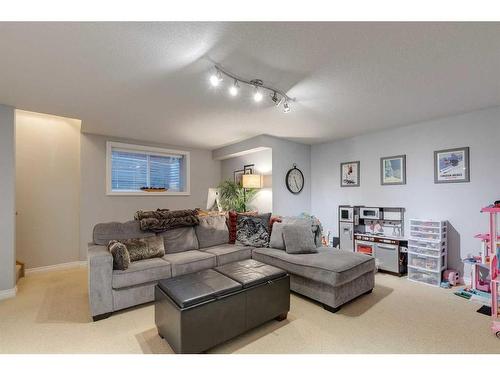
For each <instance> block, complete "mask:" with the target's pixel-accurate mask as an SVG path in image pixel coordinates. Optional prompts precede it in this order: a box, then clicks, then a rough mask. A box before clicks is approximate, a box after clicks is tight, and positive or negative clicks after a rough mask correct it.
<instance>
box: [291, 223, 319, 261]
mask: <svg viewBox="0 0 500 375" xmlns="http://www.w3.org/2000/svg"><path fill="white" fill-rule="evenodd" d="M283 240H284V242H285V248H286V252H287V253H289V254H311V253H317V252H318V251H317V250H316V245H315V244H314V238H313V234H312V232H311V227H310V226H308V225H307V226H306V225H293V224H288V225H285V226H284V227H283Z"/></svg>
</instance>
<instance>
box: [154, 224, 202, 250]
mask: <svg viewBox="0 0 500 375" xmlns="http://www.w3.org/2000/svg"><path fill="white" fill-rule="evenodd" d="M158 236H159V237H161V238H163V243H164V245H165V253H166V254H174V253H180V252H182V251H188V250H198V249H199V248H200V246H199V244H198V238H197V237H196V232H195V229H194V228H193V227H184V228H175V229H171V230H167V231H165V232H162V233H158Z"/></svg>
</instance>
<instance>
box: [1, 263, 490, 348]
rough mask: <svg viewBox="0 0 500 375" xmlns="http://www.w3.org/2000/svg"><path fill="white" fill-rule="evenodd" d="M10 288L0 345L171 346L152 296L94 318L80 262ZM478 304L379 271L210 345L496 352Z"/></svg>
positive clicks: (295, 299) (294, 301) (295, 302)
mask: <svg viewBox="0 0 500 375" xmlns="http://www.w3.org/2000/svg"><path fill="white" fill-rule="evenodd" d="M18 289H19V290H18V295H17V297H16V298H13V299H9V300H4V301H0V353H172V350H171V349H170V347H169V346H168V344H167V343H166V342H165V341H164V340H162V339H160V337H159V336H158V335H157V332H156V328H155V325H154V316H153V314H154V309H153V305H152V304H148V305H144V306H141V307H136V308H131V309H128V310H125V311H122V312H119V313H115V314H114V315H112V316H111V317H110V318H109V319H106V320H102V321H99V322H96V323H94V322H92V321H91V319H90V316H89V307H88V302H87V297H88V296H87V274H86V269H85V268H75V269H71V270H64V271H54V272H47V273H39V274H32V275H29V276H27V277H26V278H23V279H21V280H20V282H19V285H18ZM478 307H479V305H477V304H475V303H472V302H468V301H466V300H463V299H461V298H459V297H456V296H454V295H453V294H452V292H451V291H450V290H445V289H440V288H433V287H428V286H425V285H420V284H416V283H412V282H410V281H408V280H406V279H405V278H397V277H395V276H390V275H385V274H377V276H376V287H375V289H374V292H373V293H372V294H370V295H366V296H363V297H361V298H359V299H357V300H355V301H354V302H352V303H350V304H348V305H346V306H345V307H343V308H342V309H341V310H340V311H339V312H338V313H336V314H332V313H329V312H327V311H325V310H323V308H322V307H321V305H319V304H317V303H315V302H313V301H311V300H308V299H306V298H303V297H300V296H298V295H295V294H292V297H291V311H290V313H289V315H288V320H286V321H283V322H277V321H272V322H269V323H267V324H264V325H263V326H261V327H259V328H256V329H254V330H252V331H250V332H248V333H246V334H244V335H242V336H240V337H238V338H236V339H233V340H231V341H229V342H227V343H225V344H222V345H219V346H218V347H216V348H214V349H212V350H211V351H210V353H259V354H263V353H500V340H499V339H497V338H496V337H495V336H493V335H492V334H491V333H490V331H489V317H487V316H485V315H482V314H479V313H477V312H476V310H477V308H478Z"/></svg>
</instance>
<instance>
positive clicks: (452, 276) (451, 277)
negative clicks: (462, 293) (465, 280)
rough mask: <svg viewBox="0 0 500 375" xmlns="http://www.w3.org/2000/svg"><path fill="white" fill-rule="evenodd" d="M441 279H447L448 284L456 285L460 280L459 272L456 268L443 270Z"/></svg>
mask: <svg viewBox="0 0 500 375" xmlns="http://www.w3.org/2000/svg"><path fill="white" fill-rule="evenodd" d="M443 280H445V281H448V282H449V283H450V285H453V286H455V285H458V284H459V280H460V274H459V273H458V271H456V270H452V269H449V270H445V271H444V273H443Z"/></svg>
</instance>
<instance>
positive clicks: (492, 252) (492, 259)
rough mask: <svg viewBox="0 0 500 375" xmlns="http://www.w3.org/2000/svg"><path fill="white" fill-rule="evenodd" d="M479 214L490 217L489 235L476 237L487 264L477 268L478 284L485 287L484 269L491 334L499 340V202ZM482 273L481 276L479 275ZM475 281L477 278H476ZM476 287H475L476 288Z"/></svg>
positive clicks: (483, 209)
mask: <svg viewBox="0 0 500 375" xmlns="http://www.w3.org/2000/svg"><path fill="white" fill-rule="evenodd" d="M481 212H486V213H488V214H489V216H490V228H489V229H490V230H489V233H485V234H479V235H477V236H476V237H477V238H480V239H481V240H482V241H484V242H485V248H486V261H487V262H488V261H489V262H488V263H486V264H482V265H481V266H483V267H478V268H479V272H476V276H477V274H480V275H479V276H480V278H482V282H481V283H480V284H481V285H480V286H481V287H485V285H484V284H486V280H487V277H485V274H486V272H485V270H484V269H485V268H487V269H488V271H489V278H490V282H489V286H490V288H489V289H490V291H491V318H492V322H491V330H492V332H493V333H494V334H495V335H496V336H497V337H498V338H500V319H499V318H500V316H499V314H498V284H499V283H500V277H499V273H500V272H499V266H500V265H499V261H498V260H499V257H500V237H499V235H498V234H499V222H498V213H500V202H499V201H496V202H495V204H493V205H491V206H488V207H484V208H482V209H481ZM481 273H482V275H481ZM476 280H477V277H476ZM476 287H477V286H476Z"/></svg>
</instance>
